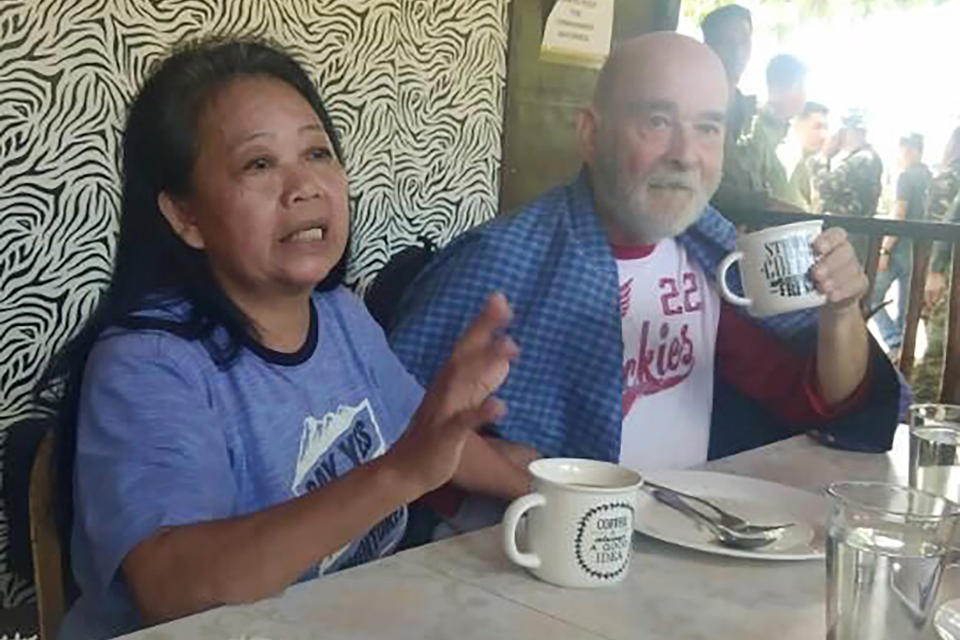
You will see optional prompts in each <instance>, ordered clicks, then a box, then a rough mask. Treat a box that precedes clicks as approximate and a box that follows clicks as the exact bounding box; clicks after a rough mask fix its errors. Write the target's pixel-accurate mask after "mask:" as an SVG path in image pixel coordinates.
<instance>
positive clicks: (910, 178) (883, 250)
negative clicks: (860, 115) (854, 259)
mask: <svg viewBox="0 0 960 640" xmlns="http://www.w3.org/2000/svg"><path fill="white" fill-rule="evenodd" d="M897 160H898V164H899V165H900V169H901V173H900V177H899V178H897V195H896V200H895V201H894V203H893V217H894V218H895V219H897V220H922V219H923V218H924V211H925V208H926V206H925V205H926V200H927V187H928V186H929V185H930V179H931V178H932V174H931V173H930V169H928V168H927V165H925V164H923V136H922V135H920V134H919V133H911V134H910V135H907V136H904V137H902V138H900V154H899V157H898V159H897ZM911 249H912V245H911V242H910V240H909V239H906V238H897V236H886V237H885V238H884V239H883V241H882V242H881V244H880V262H879V264H878V266H877V280H876V284H875V285H874V289H873V300H872V305H873V306H878V305H880V304H881V303H882V302H883V300H884V297H885V296H886V295H887V292H888V291H889V289H890V286H891V285H892V284H893V283H894V282H896V283H897V284H898V287H897V291H898V293H897V319H896V320H894V319H893V318H891V317H890V314H889V313H888V312H887V309H886V307H883V308H881V309H880V311H878V312H877V315H876V321H877V328H878V329H880V336H881V337H882V338H883V341H884V343H885V344H886V345H887V352H888V353H889V354H891V355H892V356H893V358H894V360H896V359H897V357H898V354H899V351H900V343H901V342H902V340H903V324H904V318H905V316H906V314H907V298H908V296H909V295H910V274H911V273H912V272H913V251H912V250H911Z"/></svg>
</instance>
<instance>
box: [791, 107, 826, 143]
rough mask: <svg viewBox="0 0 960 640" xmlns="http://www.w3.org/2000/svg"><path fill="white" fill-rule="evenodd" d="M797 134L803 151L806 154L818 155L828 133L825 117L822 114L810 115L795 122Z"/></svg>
mask: <svg viewBox="0 0 960 640" xmlns="http://www.w3.org/2000/svg"><path fill="white" fill-rule="evenodd" d="M797 133H798V134H799V135H800V142H801V144H803V150H804V151H805V152H807V153H819V152H820V150H821V149H823V145H824V144H826V142H827V137H828V136H829V133H830V128H829V124H828V123H827V116H826V114H823V113H811V114H809V115H808V116H806V117H803V118H800V119H799V120H798V121H797Z"/></svg>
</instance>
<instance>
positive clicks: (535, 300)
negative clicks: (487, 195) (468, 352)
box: [390, 172, 818, 461]
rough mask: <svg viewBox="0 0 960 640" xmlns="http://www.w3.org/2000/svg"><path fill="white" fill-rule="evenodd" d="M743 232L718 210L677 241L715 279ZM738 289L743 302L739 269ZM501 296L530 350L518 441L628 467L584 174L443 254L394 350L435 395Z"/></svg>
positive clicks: (504, 429)
mask: <svg viewBox="0 0 960 640" xmlns="http://www.w3.org/2000/svg"><path fill="white" fill-rule="evenodd" d="M734 238H735V229H734V227H733V225H732V224H731V223H730V222H729V221H728V220H726V219H725V218H724V217H723V216H721V215H720V213H719V212H718V211H716V210H715V209H713V208H712V207H709V206H708V207H707V208H706V210H705V211H704V213H703V215H702V216H701V217H700V218H699V220H698V221H697V222H696V223H695V224H694V225H693V226H692V227H691V228H690V229H688V230H687V231H686V232H684V233H683V234H681V235H680V236H678V238H677V239H678V241H679V242H680V243H681V244H682V245H683V246H684V248H685V249H686V251H687V253H688V255H689V256H690V257H691V258H692V259H693V260H695V261H696V262H697V263H699V264H700V266H701V267H702V268H703V270H704V272H705V273H706V274H707V275H708V277H711V278H713V277H714V274H715V272H716V268H717V265H718V263H719V262H720V260H721V259H722V258H723V257H724V256H725V255H727V254H728V253H729V252H730V251H732V250H733V248H734ZM729 277H730V280H729V283H730V285H731V288H732V289H734V290H735V291H740V290H741V289H740V283H739V279H738V277H737V275H736V273H735V270H734V271H733V272H731V273H730V276H729ZM495 291H502V292H503V293H504V294H505V295H506V296H507V299H508V300H509V301H510V304H511V307H512V308H513V311H514V316H515V319H514V323H513V326H512V327H511V329H510V334H511V335H512V336H513V338H514V339H515V340H516V342H517V344H519V345H520V350H521V353H520V355H519V357H518V358H517V359H516V360H515V361H514V363H513V365H512V367H511V370H510V376H509V378H508V379H507V381H506V383H505V384H504V385H503V387H501V389H500V391H499V392H498V394H497V395H498V396H499V397H501V398H503V399H504V400H505V401H506V402H507V405H508V413H507V415H506V416H505V417H504V418H503V419H502V421H501V422H500V424H498V425H497V429H498V432H499V434H500V435H501V436H502V437H504V438H506V439H508V440H515V441H520V442H526V443H529V444H532V445H533V446H535V447H536V448H537V450H538V451H539V452H540V453H541V455H544V456H558V455H563V456H573V457H586V458H595V459H601V460H613V461H615V460H617V459H619V455H620V431H621V423H622V416H621V411H622V402H621V394H622V363H623V338H622V333H621V326H620V312H619V307H618V299H619V298H618V291H619V281H618V273H617V264H616V261H615V259H614V257H613V254H612V252H611V249H610V245H609V242H608V240H607V237H606V235H605V233H604V230H603V229H602V228H601V226H600V224H599V223H598V221H597V218H596V216H595V215H594V207H593V194H592V190H591V187H590V184H589V179H588V177H587V176H586V174H585V172H581V175H580V176H579V177H578V178H577V179H576V180H574V181H573V182H572V183H570V184H568V185H565V186H561V187H557V188H554V189H552V190H550V191H548V192H547V193H545V194H544V195H543V196H541V197H540V198H538V199H537V200H535V201H534V202H532V203H531V204H529V205H527V206H526V207H524V208H522V209H521V210H519V211H518V212H515V213H512V214H509V215H505V216H500V217H498V218H495V219H494V220H492V221H490V222H488V223H486V224H484V225H481V226H478V227H475V228H473V229H471V230H469V231H467V232H466V233H464V234H463V235H461V236H460V237H459V238H457V239H456V240H454V241H453V242H452V243H451V244H450V245H449V246H448V247H447V248H446V249H444V250H443V251H442V252H440V253H439V254H438V255H437V256H436V257H435V258H434V259H433V260H432V261H431V262H430V263H429V264H428V265H427V267H426V268H425V269H424V270H423V271H422V272H421V273H420V275H419V276H418V277H417V279H416V280H414V282H413V283H412V284H411V286H409V287H408V289H407V292H406V295H405V297H404V299H403V301H402V303H401V305H400V307H399V308H400V315H399V318H398V319H397V321H396V322H395V323H394V326H393V328H392V331H391V333H390V342H391V344H392V346H393V349H394V351H395V352H396V354H397V355H398V356H399V357H400V360H401V361H402V362H403V363H404V364H405V365H406V367H407V369H408V370H409V371H410V372H411V373H413V375H414V376H416V377H417V378H418V379H419V381H420V382H421V384H424V385H425V386H426V385H427V384H428V383H429V382H430V381H431V380H432V379H433V376H434V375H435V374H436V372H437V371H438V370H439V369H440V367H441V366H442V365H443V364H444V362H445V361H446V358H447V357H448V356H449V354H450V352H451V351H452V349H453V346H454V344H455V343H456V341H457V338H458V337H459V335H460V334H461V333H462V332H463V331H464V329H465V328H466V327H467V325H468V324H469V323H470V321H471V320H472V319H473V318H474V317H475V316H476V315H477V314H478V313H479V312H480V310H481V308H482V306H483V304H484V301H485V300H486V299H487V297H488V296H489V295H490V294H491V293H493V292H495ZM817 318H818V315H817V312H816V310H804V311H800V312H796V313H789V314H783V315H779V316H774V317H773V318H769V319H766V320H764V321H762V324H763V325H764V326H766V327H767V328H768V329H770V330H772V331H774V332H775V333H777V334H778V335H781V336H790V335H792V334H793V333H795V332H798V331H800V330H802V329H805V328H809V327H811V326H812V325H814V324H816V322H817Z"/></svg>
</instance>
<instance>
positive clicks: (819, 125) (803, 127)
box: [790, 102, 830, 211]
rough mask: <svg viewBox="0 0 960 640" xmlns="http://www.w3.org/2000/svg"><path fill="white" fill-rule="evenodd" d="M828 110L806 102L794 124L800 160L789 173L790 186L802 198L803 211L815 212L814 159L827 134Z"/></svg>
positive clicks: (817, 103)
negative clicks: (798, 143)
mask: <svg viewBox="0 0 960 640" xmlns="http://www.w3.org/2000/svg"><path fill="white" fill-rule="evenodd" d="M829 116H830V109H829V108H827V107H826V106H825V105H822V104H820V103H819V102H808V103H806V104H805V105H803V111H801V112H800V115H799V116H798V117H797V119H796V122H795V123H794V127H793V128H794V131H795V133H796V135H797V138H798V140H799V142H800V158H799V159H798V160H797V163H796V165H795V166H794V167H793V169H792V171H791V172H790V185H791V186H792V187H793V188H794V189H796V190H797V193H799V194H800V197H801V198H803V205H804V209H806V210H807V211H816V207H815V206H814V198H813V185H812V182H813V174H812V167H813V161H814V158H816V157H817V154H819V153H821V152H822V151H823V147H824V146H825V145H826V143H827V136H828V132H829V123H828V118H829Z"/></svg>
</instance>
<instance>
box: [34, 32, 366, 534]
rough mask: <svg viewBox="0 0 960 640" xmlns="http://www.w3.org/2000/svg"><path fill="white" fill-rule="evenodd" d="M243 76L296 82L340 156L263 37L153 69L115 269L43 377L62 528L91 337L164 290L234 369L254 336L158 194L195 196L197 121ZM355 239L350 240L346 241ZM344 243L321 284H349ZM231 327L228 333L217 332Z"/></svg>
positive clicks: (186, 54) (301, 77)
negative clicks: (53, 429) (53, 433)
mask: <svg viewBox="0 0 960 640" xmlns="http://www.w3.org/2000/svg"><path fill="white" fill-rule="evenodd" d="M242 76H267V77H270V78H275V79H277V80H280V81H282V82H285V83H286V84H288V85H290V86H291V87H293V88H294V89H296V90H297V92H298V93H299V94H300V95H301V96H303V98H304V99H305V100H306V101H307V102H309V103H310V106H311V107H313V110H314V111H315V112H316V113H317V116H319V118H320V121H321V122H322V123H323V128H324V129H325V130H326V134H327V136H328V137H329V138H330V142H331V144H332V145H333V150H334V153H335V154H336V156H337V159H338V160H340V162H341V163H343V153H342V151H341V149H340V142H339V139H338V137H337V134H336V131H335V130H334V128H333V123H332V121H331V120H330V116H329V115H328V114H327V111H326V109H325V108H324V106H323V102H322V101H321V100H320V96H319V94H318V93H317V90H316V88H315V87H314V85H313V83H312V82H311V81H310V78H309V77H308V76H307V74H306V72H305V71H304V70H303V68H302V67H301V66H300V65H299V64H298V63H297V62H296V61H295V60H294V59H293V58H292V57H291V56H290V55H288V54H287V53H285V52H283V51H282V50H281V49H279V48H277V47H275V46H273V45H270V44H266V43H264V42H261V41H257V40H233V39H204V40H198V41H195V42H192V43H190V44H187V45H185V46H182V47H179V48H177V49H176V50H174V52H173V53H172V54H171V55H170V56H169V57H167V58H166V59H164V60H162V61H160V63H159V64H158V65H157V66H156V67H155V68H154V69H153V70H152V71H151V73H150V74H149V76H148V77H147V79H146V81H145V82H144V84H143V87H142V88H141V89H140V92H139V93H138V94H137V96H136V98H134V100H133V103H132V105H131V106H130V110H129V113H128V115H127V122H126V127H125V130H124V134H123V157H122V161H121V162H122V167H121V174H122V181H123V189H122V197H121V198H122V199H121V216H120V235H119V239H118V241H117V251H116V258H115V262H114V267H113V276H112V278H111V280H110V284H109V286H108V288H107V290H106V292H105V294H104V295H103V297H102V298H101V300H100V302H99V304H98V305H97V307H96V309H95V310H94V312H93V314H92V315H91V317H90V319H89V320H88V321H87V322H86V324H85V325H84V326H83V328H82V329H81V330H80V331H79V333H77V335H76V336H74V337H73V338H72V339H71V340H70V341H69V342H68V343H67V344H66V346H65V347H64V348H63V349H62V350H61V351H60V352H59V353H57V354H56V355H55V356H54V358H53V360H52V361H51V363H50V365H49V366H48V368H47V370H46V371H45V372H44V374H43V375H42V376H41V379H40V382H39V384H38V385H37V388H36V399H37V401H38V403H39V404H40V405H41V406H42V407H46V408H52V409H54V410H55V411H56V413H57V418H56V424H57V437H56V442H57V455H56V456H55V457H54V465H55V469H54V472H55V474H56V476H57V481H58V494H59V496H58V497H59V504H58V505H57V506H58V509H57V510H58V511H59V515H60V526H61V527H62V530H61V533H62V534H63V535H66V534H67V533H68V531H69V528H70V526H71V520H72V499H71V497H72V475H73V466H74V456H75V452H76V426H77V412H78V404H79V398H80V387H81V383H82V376H83V370H84V367H85V366H86V362H87V358H88V356H89V354H90V350H91V349H92V348H93V345H94V343H95V342H96V341H97V339H98V338H99V336H100V334H101V333H102V332H103V331H104V329H106V328H107V327H109V326H112V325H117V326H142V325H143V319H142V318H136V317H135V316H136V315H137V314H138V312H142V311H143V310H145V309H148V308H151V307H155V306H157V305H158V304H160V303H159V302H158V299H159V297H164V298H167V299H169V298H171V297H175V298H178V299H180V300H186V301H187V302H188V303H189V308H190V312H189V315H188V316H187V317H186V318H185V319H184V320H183V321H182V322H177V323H176V324H175V325H173V324H171V323H166V325H165V326H163V325H162V323H161V325H158V326H160V328H167V329H169V330H171V331H175V332H176V333H177V334H178V335H181V336H184V337H186V338H188V339H192V340H200V341H201V342H202V343H203V345H204V346H205V347H206V348H207V350H208V351H209V353H210V355H211V357H212V359H213V360H214V362H215V363H216V364H217V366H219V367H221V368H226V367H229V366H230V365H231V364H232V363H233V361H234V360H235V358H236V357H237V355H238V353H239V351H240V348H241V345H242V344H243V342H244V341H245V340H248V339H249V338H251V337H256V330H255V327H253V325H252V323H251V321H250V319H249V318H247V317H246V316H245V315H244V314H243V313H242V312H241V310H240V309H239V308H237V306H236V305H235V304H233V302H232V301H231V300H230V298H229V297H228V296H227V295H226V293H225V292H224V290H223V288H222V287H221V286H220V285H219V284H218V283H217V280H216V279H215V278H214V275H213V271H212V270H211V267H210V265H209V263H208V261H207V256H206V254H205V253H204V252H203V251H198V250H195V249H193V248H191V247H189V246H188V245H187V244H186V243H184V242H183V241H182V240H181V239H180V238H179V237H178V236H177V235H176V233H174V231H173V229H172V228H171V227H170V224H169V223H168V222H167V220H166V218H164V216H163V214H162V213H161V212H160V209H159V205H158V204H157V196H158V195H159V194H160V192H162V191H165V192H167V193H169V194H171V195H172V196H174V197H177V196H180V197H184V196H187V195H188V194H190V192H191V189H192V185H191V178H192V174H193V168H194V162H195V160H196V157H197V140H198V127H199V122H200V118H201V116H202V114H203V111H204V109H205V108H206V107H207V105H208V104H209V103H210V100H211V98H212V97H213V96H214V95H215V94H216V93H217V92H218V91H220V90H222V89H223V88H224V86H226V85H227V84H228V83H229V82H231V81H232V80H235V79H236V78H238V77H242ZM348 245H349V243H348ZM347 253H348V252H347V251H346V250H345V251H344V255H343V256H341V258H340V260H339V261H338V262H337V264H336V265H335V266H334V268H333V269H331V271H330V273H329V274H328V275H327V277H326V278H325V279H324V280H323V281H322V282H321V283H319V284H318V285H317V288H318V289H320V290H329V289H333V288H335V287H336V286H338V285H340V284H341V283H342V282H343V279H344V276H345V273H346V264H347V257H348V256H347ZM218 329H222V330H225V332H226V336H227V339H226V340H223V339H222V338H220V337H216V339H215V336H214V332H215V331H217V330H218Z"/></svg>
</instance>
